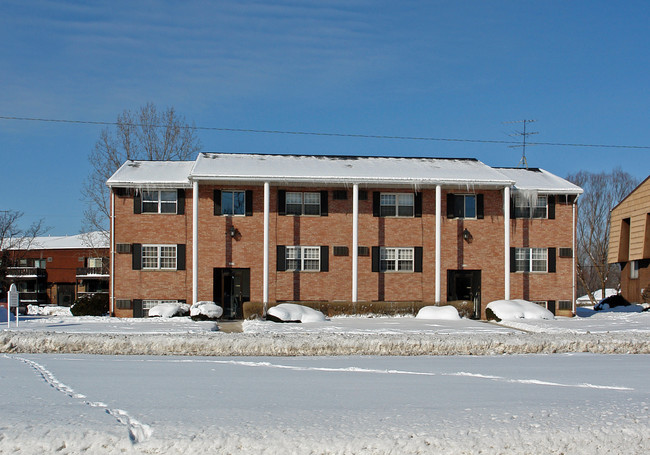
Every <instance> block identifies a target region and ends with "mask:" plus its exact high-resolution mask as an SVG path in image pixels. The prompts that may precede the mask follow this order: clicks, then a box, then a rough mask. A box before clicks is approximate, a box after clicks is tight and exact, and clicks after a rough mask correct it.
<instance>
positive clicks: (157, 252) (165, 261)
mask: <svg viewBox="0 0 650 455" xmlns="http://www.w3.org/2000/svg"><path fill="white" fill-rule="evenodd" d="M142 269H148V270H153V269H162V270H176V245H142Z"/></svg>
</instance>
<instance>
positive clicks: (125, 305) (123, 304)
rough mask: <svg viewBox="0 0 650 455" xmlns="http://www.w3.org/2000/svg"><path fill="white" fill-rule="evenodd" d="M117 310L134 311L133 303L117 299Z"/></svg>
mask: <svg viewBox="0 0 650 455" xmlns="http://www.w3.org/2000/svg"><path fill="white" fill-rule="evenodd" d="M115 308H117V309H118V310H132V309H133V303H132V302H131V301H130V300H126V299H115Z"/></svg>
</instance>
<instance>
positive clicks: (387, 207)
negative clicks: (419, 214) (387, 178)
mask: <svg viewBox="0 0 650 455" xmlns="http://www.w3.org/2000/svg"><path fill="white" fill-rule="evenodd" d="M379 205H380V212H379V214H380V216H403V217H412V216H413V214H414V213H415V210H414V208H415V198H414V196H413V193H381V196H380V198H379Z"/></svg>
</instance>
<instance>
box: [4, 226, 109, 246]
mask: <svg viewBox="0 0 650 455" xmlns="http://www.w3.org/2000/svg"><path fill="white" fill-rule="evenodd" d="M108 238H109V235H108V233H107V232H105V233H102V232H99V231H95V232H89V233H85V234H77V235H58V236H57V235H48V236H44V237H34V238H33V239H25V240H24V241H22V242H19V243H16V244H15V245H13V247H10V248H8V249H10V250H71V249H84V248H108V247H109V242H108Z"/></svg>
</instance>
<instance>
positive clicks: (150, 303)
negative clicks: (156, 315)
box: [142, 299, 178, 317]
mask: <svg viewBox="0 0 650 455" xmlns="http://www.w3.org/2000/svg"><path fill="white" fill-rule="evenodd" d="M163 303H178V300H156V299H148V300H143V301H142V316H144V317H148V316H149V310H150V309H152V308H153V307H155V306H157V305H162V304H163Z"/></svg>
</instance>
